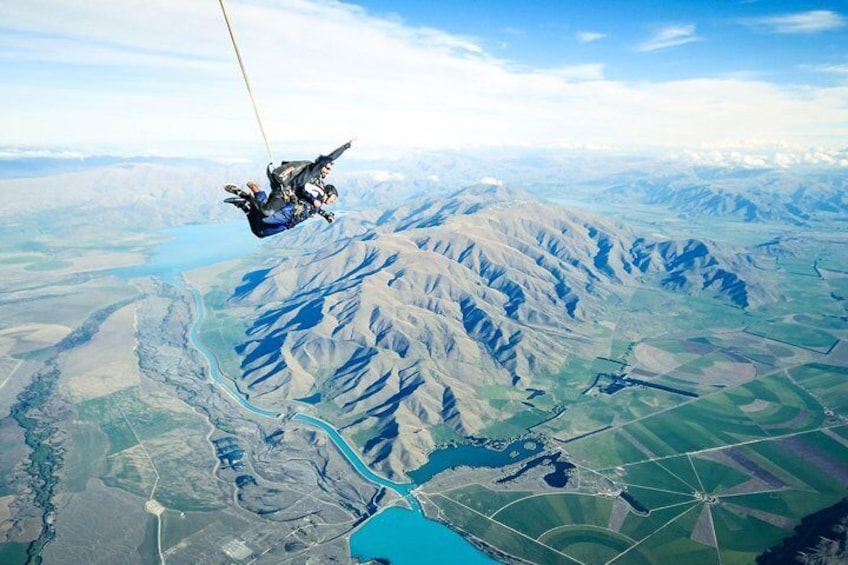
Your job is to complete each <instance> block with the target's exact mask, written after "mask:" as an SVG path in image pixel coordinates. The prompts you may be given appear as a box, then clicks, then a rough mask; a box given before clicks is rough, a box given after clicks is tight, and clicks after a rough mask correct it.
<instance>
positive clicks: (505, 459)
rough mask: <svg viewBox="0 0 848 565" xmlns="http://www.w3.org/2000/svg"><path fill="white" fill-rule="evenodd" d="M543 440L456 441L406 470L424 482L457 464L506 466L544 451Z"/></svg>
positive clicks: (413, 478)
mask: <svg viewBox="0 0 848 565" xmlns="http://www.w3.org/2000/svg"><path fill="white" fill-rule="evenodd" d="M542 447H543V446H542V444H541V442H538V441H534V440H528V439H520V440H516V441H514V442H512V443H510V444H508V445H507V446H505V447H504V448H502V449H495V448H494V447H490V446H486V445H455V446H452V447H446V448H444V449H439V450H436V451H434V452H432V453H431V454H430V457H429V459H428V460H427V463H425V464H424V465H422V466H421V467H419V468H418V469H415V470H414V471H410V472H408V473H407V475H409V478H410V479H412V480H413V482H415V484H418V485H420V484H424V483H426V482H427V481H429V480H430V479H432V478H433V477H434V476H435V475H437V474H439V473H441V472H442V471H446V470H447V469H453V468H455V467H461V466H467V467H504V466H506V465H510V464H512V463H517V462H518V461H521V460H523V459H527V458H528V457H530V456H531V455H536V454H537V453H541V452H542Z"/></svg>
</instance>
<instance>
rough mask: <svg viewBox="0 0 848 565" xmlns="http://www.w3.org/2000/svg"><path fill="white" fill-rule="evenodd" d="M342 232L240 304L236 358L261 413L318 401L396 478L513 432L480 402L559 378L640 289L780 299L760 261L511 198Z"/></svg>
mask: <svg viewBox="0 0 848 565" xmlns="http://www.w3.org/2000/svg"><path fill="white" fill-rule="evenodd" d="M351 224H353V225H355V229H351V227H350V225H351ZM332 228H333V229H332V230H325V232H323V233H325V234H326V235H327V236H328V238H330V239H332V237H333V234H334V233H336V235H339V234H341V233H346V234H348V235H349V234H358V235H353V236H350V235H349V237H347V238H344V239H341V240H340V241H338V242H337V243H336V244H333V245H328V246H326V247H324V248H323V249H322V250H321V251H319V252H317V253H315V254H305V255H303V256H300V257H294V258H290V259H288V260H283V261H278V260H269V261H268V262H267V265H266V268H264V269H261V270H257V271H254V272H252V273H249V274H247V275H246V276H245V278H244V284H242V285H241V286H240V287H239V288H238V289H237V290H236V292H235V294H234V296H233V297H232V298H231V304H232V305H233V307H238V308H250V309H252V310H251V314H250V315H251V316H253V319H254V320H255V321H254V323H253V324H252V326H251V328H250V329H249V331H248V335H247V338H246V340H245V341H244V342H243V343H242V344H240V345H239V346H238V352H239V353H240V354H242V355H243V358H244V361H243V365H242V368H243V374H242V375H241V380H240V386H241V388H242V389H243V390H244V391H245V393H246V394H248V395H251V396H260V397H263V399H264V402H265V403H266V404H267V402H268V400H277V401H280V402H282V401H284V400H286V399H290V398H298V397H302V396H309V395H311V394H315V393H316V392H318V393H320V394H321V399H322V401H324V402H330V403H332V405H334V406H335V407H337V408H338V416H337V421H336V423H337V424H338V425H340V427H344V428H346V433H348V434H357V435H358V437H365V438H367V439H365V441H364V442H363V445H361V446H360V447H361V448H362V449H363V451H364V454H365V456H366V458H367V459H369V460H370V461H369V462H370V463H371V464H373V465H377V466H378V467H380V468H381V469H382V470H383V471H384V472H386V473H388V474H390V475H393V476H400V475H402V473H403V471H404V470H406V469H412V468H415V467H417V466H419V465H420V464H421V463H423V462H424V457H425V454H426V453H427V452H428V451H429V450H430V449H432V447H433V446H434V444H435V439H434V437H433V434H432V429H433V428H434V427H435V426H447V427H449V428H451V429H452V430H453V431H454V432H456V433H457V434H460V435H463V436H464V435H470V434H477V433H479V432H480V431H481V430H482V429H483V428H485V426H486V425H487V424H489V423H491V422H492V421H494V420H497V419H505V418H508V417H509V416H510V415H511V414H510V413H508V412H505V411H502V410H499V409H496V408H495V407H493V406H492V405H490V403H489V402H488V401H487V400H486V398H485V395H484V394H482V393H481V391H482V390H484V389H485V388H486V387H489V386H514V387H515V386H521V387H527V386H532V384H533V381H534V378H536V377H538V376H539V375H546V374H547V375H550V374H555V373H556V372H557V371H558V370H559V368H560V367H561V366H562V365H563V363H564V362H565V360H566V359H567V357H568V355H569V352H570V351H571V349H572V348H573V347H574V346H575V345H578V344H579V346H580V347H584V348H585V347H592V345H591V344H590V343H588V340H587V335H588V333H587V328H589V327H590V325H591V324H592V323H593V322H594V321H595V320H598V319H601V318H602V317H603V313H604V312H605V311H606V310H607V309H608V308H609V307H610V305H611V304H614V303H615V302H616V301H619V300H623V299H626V297H627V296H628V295H629V294H630V293H631V292H632V291H633V290H634V289H636V288H639V287H640V286H642V285H645V284H648V282H646V281H656V283H657V284H662V285H664V286H666V287H667V288H670V289H673V290H675V291H679V292H686V293H691V294H708V295H712V296H716V297H717V298H719V299H721V300H725V301H729V302H731V303H733V304H735V305H737V306H738V307H740V308H745V307H748V306H751V305H754V304H757V303H759V302H761V301H764V300H768V299H770V298H771V291H770V290H769V289H768V287H767V286H766V285H765V284H764V283H763V282H762V281H761V279H760V275H759V273H758V271H757V269H756V266H755V263H754V261H753V259H752V258H751V257H750V256H747V255H744V254H739V253H736V252H735V251H732V250H727V249H724V248H721V247H719V246H717V245H715V244H712V243H710V242H706V241H698V240H684V241H649V240H647V239H645V238H643V237H638V236H637V235H635V234H633V233H632V232H631V231H630V230H628V229H627V228H625V227H622V226H617V225H615V224H614V223H612V222H609V221H607V220H603V219H601V218H598V217H593V216H590V215H587V214H583V213H580V212H576V211H573V210H567V209H564V208H558V207H555V206H550V205H541V204H540V203H538V202H537V201H534V200H532V199H530V197H529V196H527V195H525V194H523V193H520V192H518V191H513V190H510V189H505V188H502V187H486V186H477V187H472V188H470V189H467V190H463V191H460V192H457V193H455V194H453V195H451V196H450V197H448V198H444V199H436V200H432V201H427V202H421V203H419V204H416V205H410V206H404V207H400V208H396V209H393V210H390V211H387V212H382V213H380V214H379V215H378V214H372V215H371V216H367V215H366V216H360V217H349V218H344V219H343V220H340V221H338V222H337V223H336V224H334V225H333V226H332ZM289 243H290V242H289ZM651 284H653V283H651Z"/></svg>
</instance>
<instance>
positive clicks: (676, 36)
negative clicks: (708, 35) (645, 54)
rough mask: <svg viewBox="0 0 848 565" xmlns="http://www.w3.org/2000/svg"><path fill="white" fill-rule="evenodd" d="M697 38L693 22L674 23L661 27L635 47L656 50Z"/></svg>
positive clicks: (643, 49) (641, 49)
mask: <svg viewBox="0 0 848 565" xmlns="http://www.w3.org/2000/svg"><path fill="white" fill-rule="evenodd" d="M699 40H700V37H698V36H697V35H695V25H694V24H688V25H675V26H668V27H665V28H663V29H661V30H660V31H658V32H657V33H656V34H655V35H654V36H653V37H652V38H651V39H649V40H648V41H646V42H644V43H641V44H639V45H638V46H637V47H636V49H637V50H639V51H657V50H659V49H668V48H669V47H678V46H680V45H685V44H687V43H692V42H693V41H699Z"/></svg>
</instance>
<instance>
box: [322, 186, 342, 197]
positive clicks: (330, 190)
mask: <svg viewBox="0 0 848 565" xmlns="http://www.w3.org/2000/svg"><path fill="white" fill-rule="evenodd" d="M324 194H326V195H327V196H328V197H330V196H338V195H339V191H338V190H336V187H335V186H333V185H332V184H327V185H324Z"/></svg>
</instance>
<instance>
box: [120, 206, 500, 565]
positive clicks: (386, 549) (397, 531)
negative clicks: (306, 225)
mask: <svg viewBox="0 0 848 565" xmlns="http://www.w3.org/2000/svg"><path fill="white" fill-rule="evenodd" d="M165 233H166V234H167V235H169V236H171V237H172V238H173V239H170V240H168V241H166V242H163V243H162V244H159V245H157V246H155V247H154V249H153V253H152V255H151V257H150V259H149V261H148V262H147V263H145V264H143V265H139V266H136V267H131V268H125V269H117V270H115V273H116V274H118V275H120V276H123V277H127V278H129V277H141V276H154V277H158V278H161V279H162V280H164V281H165V282H168V283H171V284H183V281H182V280H181V274H182V273H183V272H185V271H187V270H191V269H195V268H198V267H203V266H207V265H212V264H214V263H218V262H221V261H225V260H229V259H235V258H238V257H240V256H243V255H246V254H248V253H250V252H252V251H254V250H256V249H257V248H259V246H260V241H259V240H257V239H255V238H254V237H253V236H252V235H251V234H250V232H249V231H248V229H247V226H246V225H245V223H244V222H229V223H226V224H208V225H189V226H184V227H179V228H174V229H170V230H167V231H166V232H165ZM210 241H215V242H216V244H215V245H210V244H209V242H210ZM192 292H193V295H194V303H195V307H196V309H197V318H196V320H195V322H194V325H193V326H192V327H191V331H190V333H189V341H190V342H191V344H192V346H194V347H195V348H196V349H197V350H198V351H199V352H200V353H201V354H202V355H203V356H204V357H205V358H206V359H207V360H208V362H209V374H210V376H211V379H212V381H213V382H214V384H215V385H216V386H217V387H218V388H219V389H220V390H221V391H222V392H224V393H225V394H226V395H227V396H228V397H229V398H230V399H231V400H233V402H235V403H236V404H238V405H239V406H241V407H242V408H244V409H245V410H248V411H250V412H252V413H253V414H256V415H258V416H261V417H264V418H269V419H276V418H279V417H280V414H279V413H278V412H276V411H273V410H268V409H267V408H262V407H260V406H256V405H254V404H252V403H251V402H249V401H248V400H247V399H245V398H244V397H243V396H242V395H240V394H238V392H237V391H236V390H235V388H234V387H233V386H232V383H230V382H229V381H228V380H227V379H225V378H224V377H223V376H222V375H221V373H220V371H219V365H218V360H217V358H216V357H215V355H214V354H212V353H211V352H209V351H207V350H206V348H205V347H204V346H203V344H202V343H200V341H199V340H198V332H199V329H200V327H201V325H202V324H203V322H204V320H205V318H206V310H205V307H204V305H203V297H202V296H201V294H200V292H199V291H197V289H192ZM294 419H295V420H297V421H299V422H303V423H305V424H308V425H310V426H314V427H316V428H319V429H321V430H323V431H324V432H325V433H326V434H327V435H328V437H329V438H330V439H331V440H332V441H333V443H334V444H335V445H336V447H337V448H338V449H339V451H340V452H341V453H342V454H343V455H344V456H345V458H346V459H347V460H348V461H349V462H350V464H351V465H352V466H353V468H354V469H355V470H356V472H358V473H359V474H360V475H362V476H363V477H364V478H365V479H366V480H368V481H370V482H372V483H375V484H378V485H381V486H383V487H385V488H387V489H390V490H392V491H394V492H396V493H397V494H398V495H399V496H401V497H402V498H403V500H405V501H406V502H407V504H409V506H410V509H405V508H400V507H397V506H393V507H389V508H385V509H383V510H382V511H380V512H378V513H377V514H375V515H374V516H372V517H371V518H370V519H368V520H367V521H366V522H365V523H364V524H363V525H362V526H360V527H359V528H358V529H357V530H356V531H355V532H354V533H353V535H352V536H351V538H350V547H351V554H352V555H353V556H354V557H356V558H357V559H359V560H362V561H366V560H371V559H384V560H387V561H389V562H390V563H392V564H394V565H419V564H420V565H424V564H431V563H439V564H443V565H454V564H455V565H466V564H467V565H490V564H493V563H497V562H496V561H494V560H492V559H491V558H490V557H488V556H487V555H486V554H485V553H483V552H481V551H479V550H478V549H477V548H475V547H474V546H473V545H471V544H470V543H468V542H467V541H466V540H465V539H464V538H463V537H462V536H460V535H459V534H457V533H456V532H454V531H453V530H451V529H450V528H448V527H446V526H444V525H442V524H441V523H439V522H436V521H433V520H429V519H427V518H426V517H425V516H424V513H423V511H422V509H421V504H420V503H419V501H418V500H417V499H416V498H415V493H414V488H415V484H413V483H396V482H393V481H390V480H388V479H386V478H385V477H381V476H380V475H378V474H376V473H374V472H373V471H372V470H371V469H369V468H368V466H367V465H365V463H364V462H363V461H362V459H361V458H360V457H359V455H358V454H357V453H356V451H355V450H354V449H353V448H352V447H351V446H350V444H348V442H347V441H346V440H345V439H344V438H343V437H342V436H341V434H339V432H338V430H336V429H335V428H334V427H333V426H332V425H330V424H329V423H327V422H325V421H324V420H321V419H319V418H316V417H315V416H310V415H307V414H303V413H298V414H297V415H295V416H294ZM465 463H467V462H465ZM438 467H439V468H440V469H443V468H445V466H444V464H439V465H438Z"/></svg>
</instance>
